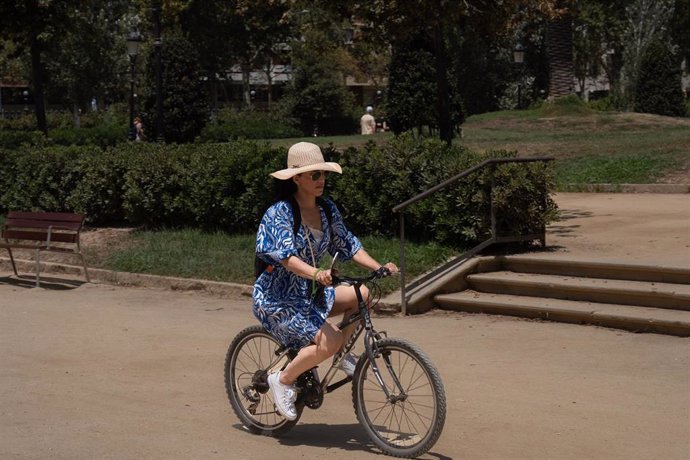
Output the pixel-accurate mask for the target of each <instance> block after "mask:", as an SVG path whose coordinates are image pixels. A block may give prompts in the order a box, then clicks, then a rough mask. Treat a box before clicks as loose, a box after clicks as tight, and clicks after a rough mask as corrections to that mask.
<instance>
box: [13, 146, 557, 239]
mask: <svg viewBox="0 0 690 460" xmlns="http://www.w3.org/2000/svg"><path fill="white" fill-rule="evenodd" d="M325 154H326V156H327V157H331V159H333V160H336V161H339V162H340V163H341V164H342V166H343V169H344V174H343V175H342V176H336V175H333V176H331V177H330V178H329V191H328V193H329V194H330V195H331V196H332V197H333V198H334V199H335V200H336V202H337V203H338V204H339V206H340V207H341V208H342V210H343V212H344V214H345V217H346V220H347V222H348V224H349V226H350V227H351V228H352V229H353V230H354V231H355V232H356V233H357V234H361V235H388V236H392V235H396V234H397V232H398V219H397V216H396V215H394V214H393V213H392V212H391V208H392V207H393V206H394V205H396V204H398V203H400V202H402V201H404V200H406V199H408V198H410V197H411V196H414V195H415V194H417V193H419V192H421V191H423V190H426V189H428V188H429V187H431V186H433V185H436V184H438V183H439V182H441V181H442V180H444V179H446V178H448V177H450V176H452V175H454V174H456V173H458V172H460V171H462V170H464V169H466V168H468V167H470V166H472V165H474V164H476V163H477V162H480V161H482V160H483V159H485V158H487V157H489V156H493V157H495V156H500V157H510V156H513V154H512V153H509V152H491V153H487V154H477V153H474V152H472V151H469V150H466V149H464V148H461V147H448V146H446V145H445V144H443V143H441V142H438V141H434V140H416V139H413V138H412V137H407V136H400V137H398V138H396V139H394V140H393V141H391V142H390V143H389V144H387V145H386V146H384V147H377V146H376V145H374V143H369V144H367V145H366V146H365V147H363V148H361V149H359V150H358V149H355V148H350V149H348V150H346V151H344V152H341V153H339V152H335V151H331V150H329V149H328V148H326V149H325ZM285 157H286V149H285V148H273V147H271V146H269V145H268V144H261V143H255V142H250V141H235V142H230V143H227V144H185V145H158V144H133V143H132V144H120V145H118V146H116V147H112V148H108V149H106V150H105V151H104V150H101V149H100V148H99V147H96V146H81V147H76V146H73V147H61V146H51V147H33V148H30V147H22V148H19V149H15V150H11V149H4V150H0V162H1V164H2V165H3V168H2V169H1V170H0V210H2V211H7V210H10V209H13V210H16V209H33V210H37V209H42V210H50V211H72V210H76V211H82V212H86V214H87V216H88V218H89V221H90V222H91V223H92V224H96V225H103V224H116V223H127V224H128V225H145V226H148V227H197V228H203V229H220V230H223V231H226V232H228V233H245V232H249V233H253V232H255V231H256V226H257V224H258V220H259V219H260V217H261V215H262V213H263V211H264V210H265V209H266V207H268V206H269V205H270V204H271V202H272V194H273V191H272V186H271V185H272V179H270V178H269V177H268V173H269V172H271V171H274V170H276V169H280V168H282V167H284V164H285ZM494 181H495V183H496V188H495V191H494V197H495V202H496V206H497V210H498V213H499V215H500V216H502V217H503V218H502V219H501V220H500V221H499V228H500V229H501V231H502V232H512V231H513V230H517V231H521V232H532V231H535V230H538V229H539V228H540V227H541V225H543V224H544V223H545V222H548V221H549V220H550V219H551V218H552V217H553V216H554V211H555V205H554V203H553V201H551V199H550V198H549V197H548V190H549V189H550V188H551V187H552V174H551V171H550V170H549V169H546V168H545V167H544V166H543V165H540V164H532V165H506V166H501V167H498V168H497V170H496V174H495V179H494ZM490 182H491V173H490V171H489V170H486V171H483V172H480V173H476V174H474V175H472V176H470V177H469V178H467V180H465V181H463V182H460V183H458V184H457V185H454V186H452V187H449V188H448V189H446V190H444V191H443V192H440V193H439V194H437V195H436V196H435V197H433V198H429V199H426V200H423V201H421V202H419V203H418V204H415V205H413V206H412V207H410V208H409V209H408V210H407V211H406V216H407V217H406V222H407V227H406V230H407V232H408V235H410V236H412V237H413V238H414V239H417V240H420V241H423V240H426V241H428V240H436V241H438V242H440V243H444V244H457V245H465V244H468V243H472V242H476V241H478V240H480V239H483V238H484V237H485V236H486V235H487V234H488V232H489V229H490V219H489V200H488V186H489V184H490Z"/></svg>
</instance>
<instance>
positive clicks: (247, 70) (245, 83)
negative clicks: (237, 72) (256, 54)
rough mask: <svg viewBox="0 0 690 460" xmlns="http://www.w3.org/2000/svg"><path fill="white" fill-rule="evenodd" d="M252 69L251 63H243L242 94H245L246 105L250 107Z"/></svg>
mask: <svg viewBox="0 0 690 460" xmlns="http://www.w3.org/2000/svg"><path fill="white" fill-rule="evenodd" d="M251 71H252V67H251V65H249V64H247V63H242V95H243V96H244V105H245V106H246V107H247V108H248V109H250V108H251V107H252V96H251V94H249V91H250V88H249V77H250V74H251Z"/></svg>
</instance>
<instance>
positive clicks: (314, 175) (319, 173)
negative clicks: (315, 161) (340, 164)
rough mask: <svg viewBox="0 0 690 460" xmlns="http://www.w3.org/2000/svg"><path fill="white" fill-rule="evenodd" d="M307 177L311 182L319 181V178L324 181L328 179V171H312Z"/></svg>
mask: <svg viewBox="0 0 690 460" xmlns="http://www.w3.org/2000/svg"><path fill="white" fill-rule="evenodd" d="M309 177H310V178H311V180H313V181H314V182H316V181H317V180H319V179H321V177H323V178H324V179H325V178H326V177H328V171H314V172H313V173H311V174H310V175H309Z"/></svg>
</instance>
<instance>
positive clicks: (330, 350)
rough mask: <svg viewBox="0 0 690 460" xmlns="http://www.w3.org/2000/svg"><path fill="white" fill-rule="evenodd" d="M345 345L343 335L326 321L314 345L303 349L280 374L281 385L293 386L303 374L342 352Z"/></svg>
mask: <svg viewBox="0 0 690 460" xmlns="http://www.w3.org/2000/svg"><path fill="white" fill-rule="evenodd" d="M342 345H343V333H342V332H341V331H339V330H338V328H337V327H335V326H334V325H333V324H331V323H329V322H328V321H326V322H325V323H324V324H323V326H321V329H319V332H317V333H316V337H314V345H308V346H306V347H304V348H302V349H301V350H300V351H299V353H297V356H296V357H295V359H293V360H292V362H290V364H288V366H287V367H286V368H285V370H283V371H282V372H281V373H280V383H282V384H283V385H292V384H293V383H295V380H297V377H299V376H300V375H301V374H302V373H303V372H305V371H308V370H309V369H311V368H312V367H315V366H318V365H319V363H321V362H323V361H325V360H326V359H327V358H329V357H330V356H333V355H334V354H336V353H337V352H338V350H340V348H341V347H342Z"/></svg>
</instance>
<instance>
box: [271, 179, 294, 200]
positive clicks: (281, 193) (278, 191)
mask: <svg viewBox="0 0 690 460" xmlns="http://www.w3.org/2000/svg"><path fill="white" fill-rule="evenodd" d="M295 193H297V184H295V181H293V180H292V178H290V179H286V180H280V179H274V180H273V197H274V198H275V201H283V200H289V199H290V198H291V197H292V196H293V195H294V194H295Z"/></svg>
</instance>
